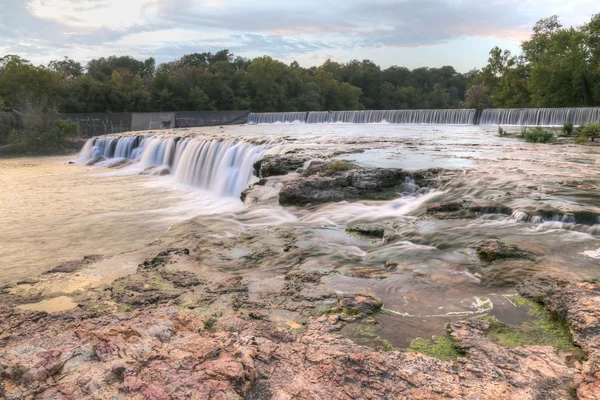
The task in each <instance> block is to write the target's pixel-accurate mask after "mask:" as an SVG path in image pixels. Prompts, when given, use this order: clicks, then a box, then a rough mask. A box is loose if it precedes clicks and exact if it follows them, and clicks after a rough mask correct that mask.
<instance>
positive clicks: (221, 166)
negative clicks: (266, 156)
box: [78, 136, 269, 197]
mask: <svg viewBox="0 0 600 400" xmlns="http://www.w3.org/2000/svg"><path fill="white" fill-rule="evenodd" d="M268 148H269V146H268V145H255V144H252V143H248V142H245V141H243V140H217V139H204V140H203V139H184V138H174V137H162V136H122V137H108V138H97V139H90V140H89V141H88V142H87V143H86V145H85V147H84V149H83V150H82V151H81V154H80V156H79V159H78V162H79V163H82V164H85V163H89V162H90V161H94V162H98V161H100V160H107V161H109V162H111V163H114V162H117V161H119V160H131V161H133V162H135V163H137V164H138V165H139V166H140V167H141V168H142V169H143V170H145V171H147V172H148V173H155V174H159V175H166V174H171V175H173V176H174V177H175V180H176V181H177V182H179V183H183V184H185V185H189V186H194V187H198V188H202V189H205V190H208V191H210V192H213V193H215V194H217V195H219V196H232V197H237V196H239V194H240V193H241V192H242V191H243V190H244V189H245V188H246V187H247V186H248V184H249V183H250V182H251V180H252V176H253V175H252V171H253V165H254V163H255V162H256V161H257V160H258V159H260V158H261V157H262V155H263V153H264V152H265V151H266V150H267V149H268Z"/></svg>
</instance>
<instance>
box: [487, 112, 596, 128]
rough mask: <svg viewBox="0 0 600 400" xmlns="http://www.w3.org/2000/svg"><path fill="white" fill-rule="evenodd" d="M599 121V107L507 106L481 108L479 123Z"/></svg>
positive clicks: (523, 123)
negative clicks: (504, 107) (505, 107)
mask: <svg viewBox="0 0 600 400" xmlns="http://www.w3.org/2000/svg"><path fill="white" fill-rule="evenodd" d="M565 122H572V123H573V125H584V124H587V123H590V122H600V108H507V109H490V110H483V113H482V114H481V118H480V121H479V123H480V124H481V125H521V126H560V125H563V124H564V123H565Z"/></svg>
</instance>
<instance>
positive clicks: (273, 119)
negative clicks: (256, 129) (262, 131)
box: [248, 112, 308, 124]
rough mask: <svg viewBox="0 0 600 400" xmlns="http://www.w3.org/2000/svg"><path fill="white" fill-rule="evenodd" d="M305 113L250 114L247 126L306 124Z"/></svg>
mask: <svg viewBox="0 0 600 400" xmlns="http://www.w3.org/2000/svg"><path fill="white" fill-rule="evenodd" d="M307 114H308V113H307V112H282V113H259V114H255V113H251V114H250V115H248V123H249V124H276V123H288V124H291V123H300V124H303V123H306V117H307Z"/></svg>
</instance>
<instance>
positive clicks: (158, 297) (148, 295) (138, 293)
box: [111, 273, 182, 307]
mask: <svg viewBox="0 0 600 400" xmlns="http://www.w3.org/2000/svg"><path fill="white" fill-rule="evenodd" d="M181 294H182V292H181V291H180V290H178V289H175V287H174V286H173V284H171V283H170V282H168V281H166V280H165V279H163V278H162V277H160V276H159V275H154V274H148V273H138V274H135V275H130V276H126V277H124V278H120V279H117V280H116V281H114V283H113V284H112V286H111V297H112V299H113V300H115V301H116V302H118V303H123V304H128V305H131V306H138V307H139V306H146V305H150V304H157V303H165V302H167V301H169V300H172V299H174V298H177V297H179V296H180V295H181Z"/></svg>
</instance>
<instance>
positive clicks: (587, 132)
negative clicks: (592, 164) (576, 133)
mask: <svg viewBox="0 0 600 400" xmlns="http://www.w3.org/2000/svg"><path fill="white" fill-rule="evenodd" d="M581 134H582V135H584V136H585V137H586V138H588V139H590V140H591V141H592V142H593V141H594V139H596V138H597V137H600V124H587V125H586V126H584V127H583V129H582V131H581Z"/></svg>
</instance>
